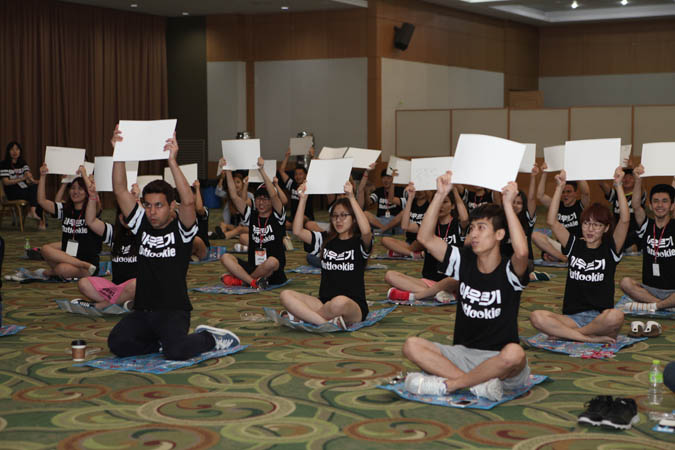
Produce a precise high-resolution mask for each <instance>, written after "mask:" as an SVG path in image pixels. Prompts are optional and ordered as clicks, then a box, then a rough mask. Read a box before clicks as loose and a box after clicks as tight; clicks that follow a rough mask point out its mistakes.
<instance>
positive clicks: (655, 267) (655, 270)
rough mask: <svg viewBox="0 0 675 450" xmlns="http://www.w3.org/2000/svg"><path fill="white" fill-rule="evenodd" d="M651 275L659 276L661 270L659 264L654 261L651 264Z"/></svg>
mask: <svg viewBox="0 0 675 450" xmlns="http://www.w3.org/2000/svg"><path fill="white" fill-rule="evenodd" d="M652 275H654V276H655V277H660V276H661V270H660V269H659V265H658V264H656V263H654V264H652Z"/></svg>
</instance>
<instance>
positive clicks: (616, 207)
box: [605, 188, 647, 246]
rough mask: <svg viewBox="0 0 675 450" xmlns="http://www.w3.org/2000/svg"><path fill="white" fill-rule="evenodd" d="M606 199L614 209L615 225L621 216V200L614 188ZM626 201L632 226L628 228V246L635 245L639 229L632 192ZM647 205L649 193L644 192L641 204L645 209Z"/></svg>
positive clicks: (628, 194)
mask: <svg viewBox="0 0 675 450" xmlns="http://www.w3.org/2000/svg"><path fill="white" fill-rule="evenodd" d="M605 197H606V198H607V201H608V202H609V203H611V204H612V209H613V212H614V223H619V215H620V212H621V210H620V208H619V198H618V197H617V195H616V189H614V188H612V189H611V190H610V191H609V193H608V194H607V195H606V196H605ZM626 201H627V202H628V211H629V212H630V226H629V227H628V236H627V237H626V244H631V243H633V239H634V237H635V233H636V232H637V229H638V225H637V220H635V210H634V209H633V193H632V192H629V193H627V194H626ZM646 203H647V193H646V192H645V191H642V198H641V199H640V204H641V205H642V207H643V208H644V207H645V204H646ZM626 244H624V245H626ZM626 246H627V245H626Z"/></svg>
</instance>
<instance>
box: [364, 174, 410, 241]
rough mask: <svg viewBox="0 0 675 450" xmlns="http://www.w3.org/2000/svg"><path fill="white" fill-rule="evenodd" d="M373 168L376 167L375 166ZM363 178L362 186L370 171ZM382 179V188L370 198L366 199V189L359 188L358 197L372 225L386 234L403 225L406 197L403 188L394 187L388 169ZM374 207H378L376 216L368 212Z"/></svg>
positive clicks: (381, 176) (376, 190) (375, 191)
mask: <svg viewBox="0 0 675 450" xmlns="http://www.w3.org/2000/svg"><path fill="white" fill-rule="evenodd" d="M371 167H374V165H372V166H371ZM363 177H364V178H363V179H362V182H361V183H360V185H365V180H366V179H367V177H368V171H365V172H364V173H363ZM380 179H381V180H382V186H381V187H379V188H377V189H375V190H374V191H373V192H372V193H371V194H370V196H369V197H368V198H365V189H361V188H359V192H358V193H357V195H358V202H359V205H360V206H361V208H362V209H363V211H364V212H365V213H366V217H367V218H368V222H369V223H370V225H372V226H373V227H375V228H379V229H380V231H382V232H383V233H384V232H386V231H389V230H393V229H394V228H396V227H397V226H399V225H400V224H401V218H402V214H401V213H402V211H403V207H404V206H405V202H406V197H405V193H404V191H403V187H401V186H396V187H394V177H393V176H392V175H390V174H388V173H387V169H385V170H383V171H382V173H381V174H380ZM372 205H376V206H377V212H376V214H373V213H371V212H369V211H366V209H368V208H369V207H370V206H372Z"/></svg>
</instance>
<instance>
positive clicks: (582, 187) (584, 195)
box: [577, 180, 591, 208]
mask: <svg viewBox="0 0 675 450" xmlns="http://www.w3.org/2000/svg"><path fill="white" fill-rule="evenodd" d="M577 186H579V192H581V204H582V205H584V208H585V207H587V206H588V205H590V204H591V188H590V187H589V186H588V181H586V180H579V181H577Z"/></svg>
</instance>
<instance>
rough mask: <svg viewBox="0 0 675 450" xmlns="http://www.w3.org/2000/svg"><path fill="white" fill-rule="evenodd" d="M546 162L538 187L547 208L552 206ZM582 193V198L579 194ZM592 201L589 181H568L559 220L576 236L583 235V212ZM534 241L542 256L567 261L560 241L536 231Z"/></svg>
mask: <svg viewBox="0 0 675 450" xmlns="http://www.w3.org/2000/svg"><path fill="white" fill-rule="evenodd" d="M546 168H547V166H546V163H543V164H542V166H541V179H540V180H539V185H538V187H537V200H539V203H541V204H542V205H544V206H545V207H546V208H547V209H548V208H549V207H550V206H551V197H550V196H548V195H547V194H546V192H545V190H546V178H547V173H548V172H546ZM578 193H581V199H578V198H577V194H578ZM590 203H591V191H590V188H589V187H588V182H587V181H578V182H577V181H568V182H567V184H566V185H565V188H564V189H563V192H562V197H561V200H560V207H559V208H558V222H560V223H561V224H563V225H564V226H565V228H567V231H569V232H570V233H572V234H574V235H575V236H581V222H580V218H581V213H582V211H583V210H584V208H585V207H586V206H588V205H589V204H590ZM532 243H533V244H534V245H536V246H537V247H539V249H540V250H541V251H542V258H543V259H545V260H547V261H561V262H567V256H565V255H564V254H563V253H562V246H561V245H560V242H558V241H556V240H555V239H552V238H550V237H548V236H547V235H545V234H544V233H540V232H539V231H534V232H533V233H532Z"/></svg>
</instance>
